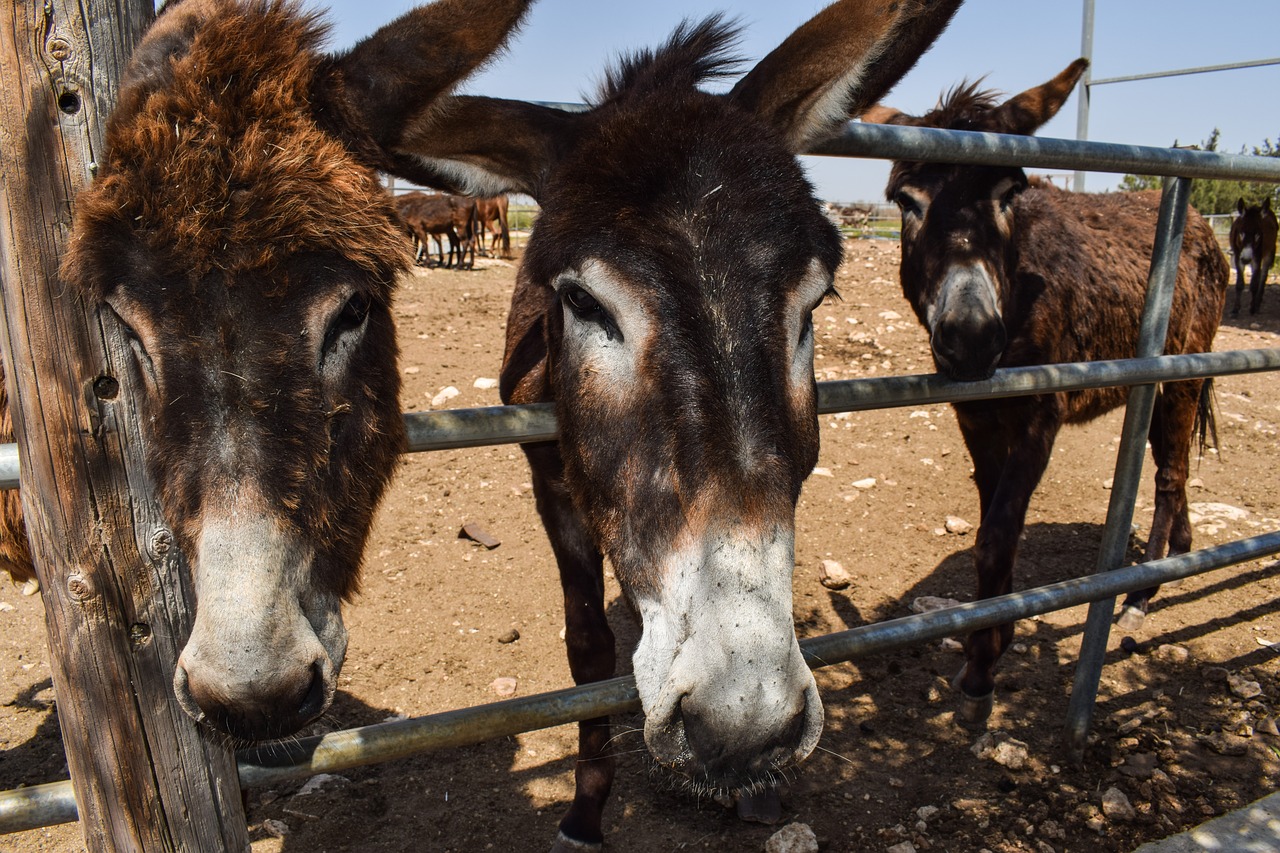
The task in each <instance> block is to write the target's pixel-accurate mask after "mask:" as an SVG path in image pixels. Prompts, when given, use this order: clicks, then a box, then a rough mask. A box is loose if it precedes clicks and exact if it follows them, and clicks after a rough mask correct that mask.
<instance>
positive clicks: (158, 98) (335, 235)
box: [73, 0, 407, 282]
mask: <svg viewBox="0 0 1280 853" xmlns="http://www.w3.org/2000/svg"><path fill="white" fill-rule="evenodd" d="M156 26H157V28H161V27H166V28H169V29H170V30H171V32H170V33H168V34H167V35H168V37H167V38H165V39H163V40H159V39H157V40H153V41H151V42H150V43H149V44H148V45H146V46H145V47H144V51H145V53H144V54H143V55H140V56H137V57H135V59H134V63H133V65H132V66H131V68H132V73H131V74H130V75H129V77H128V78H127V79H126V81H125V88H124V91H123V93H122V99H121V105H120V108H119V109H117V110H116V112H115V114H114V115H113V116H112V118H111V121H110V123H109V125H108V130H107V133H108V144H107V152H108V155H107V157H106V159H105V162H103V163H102V164H101V171H100V180H99V181H98V182H97V183H96V184H95V185H94V187H93V188H92V189H91V190H90V191H89V192H87V193H85V194H84V195H82V196H81V198H80V200H79V201H78V204H79V206H80V208H81V214H80V215H81V217H82V218H81V220H80V222H81V224H82V225H83V226H89V227H87V228H81V230H80V232H79V234H78V235H77V236H78V237H79V238H80V239H78V240H77V243H79V244H82V245H83V244H84V243H86V242H88V239H87V238H90V237H92V238H94V239H96V238H99V237H101V234H96V235H90V234H89V232H90V230H91V229H93V228H94V227H95V226H96V227H99V228H109V229H111V230H113V231H116V232H117V233H119V231H120V230H121V229H123V230H124V231H125V232H126V233H125V234H122V235H121V236H124V237H127V238H132V239H139V240H140V241H141V243H142V246H143V247H145V250H146V252H147V254H148V256H149V258H150V260H151V262H152V263H153V264H155V265H156V266H157V267H158V268H159V271H169V270H167V269H165V268H166V267H168V268H171V269H173V270H181V271H183V272H184V273H189V274H193V275H194V276H195V277H199V276H201V275H203V274H205V273H208V272H211V271H213V270H221V271H224V272H228V273H238V272H243V271H245V270H250V269H257V270H270V269H273V268H274V267H275V266H276V265H277V264H278V263H279V262H280V261H281V260H282V259H284V258H286V257H288V256H290V255H294V254H297V253H299V252H303V251H326V252H336V253H337V254H340V255H342V256H343V257H345V258H347V259H348V260H349V261H351V262H352V263H355V264H356V265H357V266H359V267H360V268H362V269H364V270H366V271H367V272H369V273H372V274H373V275H374V276H375V277H376V278H377V279H380V280H382V281H384V282H390V281H391V280H392V279H394V276H395V274H396V273H397V272H398V271H399V270H400V269H401V268H403V267H404V266H405V264H406V262H407V259H406V257H405V252H404V251H402V250H401V249H402V247H401V244H402V242H403V241H401V240H400V238H399V234H398V232H397V230H396V227H395V225H394V222H395V220H394V218H393V216H392V213H391V211H390V208H389V202H388V201H387V199H386V195H385V192H384V191H383V189H382V187H381V186H380V184H379V182H378V178H377V174H376V172H375V171H374V170H373V169H372V168H370V167H369V166H368V165H366V164H362V163H360V162H359V161H358V160H357V158H356V157H355V155H353V154H352V153H351V152H350V151H349V150H348V149H347V148H346V147H345V146H344V144H343V143H342V142H341V141H340V140H339V139H337V138H336V137H335V136H333V135H332V134H329V133H326V132H325V130H323V129H322V128H321V127H320V126H319V124H318V122H317V120H316V116H315V111H316V110H317V108H318V107H317V105H316V103H315V101H316V98H315V97H314V95H315V91H316V88H317V81H318V78H319V77H320V76H321V75H322V74H323V70H324V63H325V62H326V59H325V57H324V55H323V54H320V53H318V52H317V51H318V49H319V47H320V45H321V44H322V42H323V39H324V35H325V27H324V25H323V24H322V23H321V22H320V21H319V19H318V18H317V17H316V15H314V14H307V13H303V12H301V11H300V9H299V4H297V3H295V2H292V0H251V2H248V3H244V4H237V3H233V2H227V0H208V2H191V0H187V2H184V3H183V4H181V5H179V6H178V7H176V8H175V9H173V10H172V11H170V12H167V13H166V14H165V15H163V16H162V17H161V18H160V19H159V21H158V22H157V25H156ZM339 211H340V212H341V213H340V215H339ZM75 251H76V250H75V249H74V248H73V254H74V253H75Z"/></svg>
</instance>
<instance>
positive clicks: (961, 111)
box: [919, 78, 1002, 130]
mask: <svg viewBox="0 0 1280 853" xmlns="http://www.w3.org/2000/svg"><path fill="white" fill-rule="evenodd" d="M981 85H982V78H979V79H977V80H974V81H972V82H970V81H968V80H965V81H962V82H961V83H959V84H957V85H956V86H954V87H952V88H951V89H949V90H948V91H947V92H946V93H945V94H944V95H943V96H942V97H941V98H939V99H938V105H937V106H936V107H934V108H933V110H932V111H931V112H929V113H928V114H926V115H924V116H922V117H921V118H920V119H919V123H920V124H922V125H924V126H925V127H942V128H947V129H949V130H990V129H991V128H989V127H987V123H988V120H989V118H990V113H991V111H992V110H993V109H995V107H996V105H997V104H998V102H999V99H1000V97H1001V94H1002V93H1000V92H999V91H997V90H995V89H982V88H979V87H980V86H981Z"/></svg>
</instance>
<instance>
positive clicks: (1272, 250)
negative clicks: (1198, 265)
mask: <svg viewBox="0 0 1280 853" xmlns="http://www.w3.org/2000/svg"><path fill="white" fill-rule="evenodd" d="M1236 213H1237V214H1239V215H1238V216H1236V218H1235V219H1234V220H1233V221H1232V222H1231V233H1230V234H1229V235H1227V240H1228V243H1229V244H1230V246H1231V260H1232V263H1234V264H1235V268H1236V302H1235V307H1233V308H1232V309H1231V313H1232V314H1239V313H1240V297H1241V296H1242V295H1244V271H1245V269H1248V270H1249V273H1250V276H1251V278H1250V281H1249V313H1250V314H1257V313H1258V312H1259V311H1261V310H1262V293H1263V291H1264V290H1266V287H1267V274H1268V273H1270V272H1271V265H1272V264H1273V263H1274V262H1275V259H1276V231H1277V222H1276V214H1275V211H1273V210H1272V209H1271V197H1270V196H1268V197H1267V198H1266V199H1264V200H1263V202H1262V204H1245V202H1244V199H1240V200H1239V201H1238V202H1236Z"/></svg>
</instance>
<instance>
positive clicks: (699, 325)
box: [406, 0, 959, 850]
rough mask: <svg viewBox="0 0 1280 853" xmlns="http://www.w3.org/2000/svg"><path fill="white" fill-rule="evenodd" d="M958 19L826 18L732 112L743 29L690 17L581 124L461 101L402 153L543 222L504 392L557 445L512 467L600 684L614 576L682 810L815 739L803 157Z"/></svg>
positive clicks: (577, 656) (818, 233)
mask: <svg viewBox="0 0 1280 853" xmlns="http://www.w3.org/2000/svg"><path fill="white" fill-rule="evenodd" d="M958 5H959V4H958V2H950V3H942V2H934V3H931V4H926V3H924V2H892V0H884V1H883V2H881V1H880V0H876V2H862V0H843V2H839V3H835V4H833V5H831V6H829V7H828V8H827V9H826V10H824V11H823V12H822V13H820V14H819V15H818V16H817V17H816V18H814V19H813V20H812V21H810V22H809V23H808V24H806V25H805V26H804V27H802V28H801V29H800V30H798V31H797V32H796V33H795V34H793V35H792V36H791V37H790V38H788V39H787V41H786V42H784V44H783V45H782V46H781V47H779V48H778V49H777V50H776V51H774V52H773V53H772V54H770V55H769V56H768V57H766V58H765V59H764V60H763V61H762V62H761V63H760V64H759V65H758V66H756V68H755V69H754V70H753V71H752V72H750V73H749V74H748V75H747V76H746V77H744V78H743V79H742V80H741V81H739V83H738V84H737V85H736V86H735V87H734V89H733V91H732V92H731V93H730V94H728V95H727V96H717V95H712V94H708V93H706V92H704V91H702V90H701V89H700V88H699V85H700V84H701V83H703V82H704V81H706V80H708V79H710V78H714V77H721V76H724V75H726V74H727V73H729V71H730V70H731V68H732V66H733V62H732V60H731V58H730V50H731V48H732V43H733V38H734V31H733V29H732V28H730V27H728V26H726V25H725V24H724V23H723V22H722V21H720V20H718V19H712V20H709V21H707V22H704V23H702V24H699V25H689V24H686V25H685V26H684V27H682V28H681V29H680V30H678V31H677V33H676V35H675V36H674V37H673V38H672V39H671V41H670V42H669V43H668V44H667V45H666V46H665V47H663V48H662V49H661V50H658V51H654V52H645V53H642V54H639V55H637V56H634V57H632V58H630V59H627V60H625V61H623V62H622V63H621V64H620V65H619V67H617V68H615V69H613V70H612V71H611V72H609V74H608V75H607V77H606V79H605V83H604V86H603V89H602V91H601V93H600V95H599V96H598V97H597V98H596V100H595V102H594V103H593V104H592V108H591V109H590V110H589V111H588V112H586V113H583V114H576V115H571V114H568V113H561V112H557V111H554V110H549V109H545V108H539V107H534V106H531V105H528V104H520V103H514V102H509V101H492V100H485V99H474V98H459V99H457V100H456V101H454V102H453V103H452V105H451V106H449V107H448V108H447V109H446V110H444V111H443V117H442V119H441V120H442V121H443V122H444V124H442V125H441V126H440V127H439V128H437V129H436V131H435V132H433V133H431V134H429V137H430V138H427V139H424V140H423V141H422V142H421V144H417V145H415V144H414V143H415V142H416V141H417V140H414V139H413V138H412V135H411V138H410V139H409V140H408V143H407V145H406V151H409V152H413V153H416V154H417V155H418V156H419V158H420V162H421V163H422V164H423V165H424V166H428V167H431V168H434V169H436V170H437V171H438V172H439V174H440V175H441V176H442V177H443V178H451V179H452V180H454V181H455V182H456V183H457V185H458V188H459V189H462V190H464V191H466V192H468V193H470V194H474V195H478V196H480V195H494V194H497V193H499V192H525V193H529V194H531V195H533V196H534V197H535V198H537V199H538V201H539V203H540V204H541V214H540V216H539V219H538V222H537V225H536V227H535V228H534V232H533V234H532V235H531V237H530V240H529V244H528V246H527V248H526V251H525V256H524V263H523V264H522V266H521V268H520V272H519V275H518V278H517V283H516V290H515V295H514V297H513V300H512V310H511V317H510V322H509V323H508V327H507V349H506V354H505V360H504V365H503V370H502V394H503V399H504V400H506V401H507V402H519V403H527V402H535V401H546V400H553V401H554V402H555V405H556V413H557V417H558V419H559V426H560V440H559V442H558V443H554V444H553V443H545V444H538V445H529V446H526V447H525V452H526V454H527V456H528V458H529V462H530V466H531V467H532V469H533V479H534V484H535V491H536V494H537V499H538V510H539V512H540V513H541V515H542V519H543V523H544V525H545V527H546V529H547V533H548V536H549V537H550V539H551V543H552V548H553V550H554V551H555V554H556V559H557V561H558V563H559V567H560V573H561V580H562V582H563V585H564V592H565V619H566V643H567V645H568V652H569V663H570V668H571V670H572V672H573V676H574V679H575V680H576V681H578V682H585V681H595V680H599V679H603V678H606V677H608V676H609V675H611V674H612V673H613V671H614V643H613V635H612V633H611V631H610V629H609V625H608V623H607V621H606V620H605V612H604V600H603V596H604V587H603V582H602V579H601V571H602V556H603V555H607V556H608V557H609V560H610V562H611V563H612V564H613V567H614V570H615V572H616V574H617V577H618V580H619V582H620V584H621V586H622V589H623V591H624V594H625V595H626V597H627V600H628V601H630V602H631V604H632V605H633V606H634V607H635V609H636V610H637V611H638V612H639V615H640V618H641V620H642V622H643V630H644V634H643V636H642V638H641V640H640V644H639V647H638V648H637V650H636V655H635V667H634V668H635V672H636V680H637V686H638V688H639V692H640V697H641V702H642V704H643V706H644V709H645V713H646V716H647V720H646V723H645V729H644V736H645V741H646V743H647V745H648V747H649V750H650V752H651V753H652V754H653V755H654V757H655V758H657V759H658V761H660V762H661V763H662V764H664V765H666V766H668V767H670V768H672V769H674V770H675V771H677V772H678V773H680V774H681V775H682V776H684V777H685V778H686V780H687V781H688V784H689V785H690V786H692V787H693V788H695V789H697V790H702V791H705V790H709V789H729V790H735V791H745V792H751V791H754V790H757V789H759V788H762V787H765V786H768V785H770V784H771V783H772V782H773V781H774V780H775V778H776V777H777V775H778V774H779V773H780V772H781V771H783V770H784V769H785V768H787V767H789V766H791V765H793V764H795V763H796V762H798V761H800V760H802V759H803V758H804V757H805V756H806V755H807V754H808V753H809V751H810V750H812V749H813V748H814V746H815V745H816V742H817V739H818V736H819V733H820V731H821V724H822V710H821V701H820V699H819V697H818V695H817V690H816V686H815V684H814V681H813V676H812V675H811V673H810V672H809V670H808V668H807V667H806V666H805V664H804V661H803V658H802V657H801V655H800V651H799V646H798V643H797V641H796V638H795V631H794V627H793V624H792V616H791V576H792V572H793V570H794V556H793V542H794V524H795V506H796V501H797V498H798V496H799V493H800V488H801V484H802V483H803V481H804V479H805V477H807V476H808V474H809V472H810V471H811V470H812V468H813V465H814V462H815V460H816V458H817V452H818V429H817V419H816V414H815V408H814V407H815V402H814V401H815V386H814V379H813V363H812V358H813V332H812V321H811V312H812V310H813V308H814V307H815V306H816V305H817V304H818V303H819V302H820V301H821V300H822V298H823V297H824V296H825V295H826V294H827V293H829V292H830V290H831V281H832V275H833V273H834V271H835V269H836V267H837V265H838V264H839V261H840V238H839V234H838V233H837V232H836V230H835V229H834V227H833V226H832V225H831V223H830V222H829V221H827V219H826V218H825V217H824V216H823V215H822V212H821V210H820V208H819V205H818V202H817V201H816V200H815V199H814V198H813V193H812V189H811V187H810V186H809V184H808V183H807V182H806V181H805V179H804V176H803V173H802V172H801V170H800V168H799V165H798V164H797V162H796V159H795V154H797V153H799V152H800V151H803V150H805V148H806V147H807V146H808V145H810V144H812V143H814V142H816V141H818V140H820V139H822V138H824V137H825V136H827V135H828V134H830V133H831V132H833V131H834V130H835V129H837V128H838V127H839V126H841V125H842V124H843V121H844V118H843V117H844V116H845V115H847V113H846V112H844V111H845V110H847V109H850V108H861V106H862V105H866V104H868V103H869V102H870V100H871V99H872V98H874V97H875V95H874V93H876V92H881V91H884V90H885V89H887V88H888V87H889V86H890V85H892V84H893V83H894V82H895V81H896V80H897V79H898V77H899V76H901V75H902V74H903V73H905V72H906V70H907V69H908V68H909V67H910V66H911V65H912V64H913V63H914V61H915V59H916V57H917V56H918V55H919V54H920V53H921V52H923V51H924V50H925V49H926V48H927V47H928V45H929V44H930V43H931V42H932V41H933V39H934V38H935V37H936V36H937V35H938V33H939V32H940V31H941V30H942V28H943V27H944V26H945V25H946V23H947V21H948V20H949V19H950V17H951V15H952V14H953V13H954V11H955V8H956V7H957V6H958ZM459 134H461V136H459ZM464 137H465V138H464ZM762 235H768V236H767V237H765V236H762ZM579 744H580V753H579V757H580V761H579V763H578V766H577V794H576V796H575V798H574V803H573V806H572V807H571V808H570V810H569V813H568V814H567V815H566V817H565V818H564V820H563V821H562V822H561V824H560V830H561V832H560V838H559V840H558V842H557V845H558V848H559V849H561V850H581V849H584V848H586V847H590V846H594V845H597V844H599V843H600V841H601V837H602V836H601V830H600V821H601V812H602V809H603V807H604V802H605V797H606V796H607V794H608V791H609V787H610V785H611V782H612V778H613V765H612V760H611V759H610V757H609V744H610V738H609V727H608V721H607V719H597V720H588V721H586V722H584V723H583V724H582V727H581V729H580V740H579Z"/></svg>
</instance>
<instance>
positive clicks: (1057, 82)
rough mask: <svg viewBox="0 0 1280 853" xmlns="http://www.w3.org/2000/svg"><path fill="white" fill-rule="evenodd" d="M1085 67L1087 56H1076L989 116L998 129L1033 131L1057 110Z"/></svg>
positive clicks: (1003, 130) (1019, 131)
mask: <svg viewBox="0 0 1280 853" xmlns="http://www.w3.org/2000/svg"><path fill="white" fill-rule="evenodd" d="M1088 67H1089V60H1087V59H1084V58H1081V59H1077V60H1076V61H1075V62H1073V63H1071V64H1070V65H1068V66H1067V67H1066V68H1065V69H1063V70H1062V71H1061V72H1060V73H1059V74H1058V76H1056V77H1054V78H1053V79H1052V80H1050V81H1049V82H1047V83H1042V84H1040V85H1039V86H1036V87H1034V88H1032V89H1028V90H1027V91H1025V92H1023V93H1021V94H1019V95H1014V96H1013V97H1012V98H1010V99H1009V100H1007V101H1005V102H1004V103H1003V104H1001V105H1000V106H999V107H997V108H996V109H995V110H994V111H993V113H994V115H993V118H995V119H996V124H997V126H998V129H999V130H1000V132H1002V133H1020V134H1023V135H1030V134H1032V133H1035V132H1036V130H1038V129H1039V128H1040V127H1041V125H1043V124H1044V123H1045V122H1047V121H1048V120H1049V119H1051V118H1053V117H1054V116H1055V115H1057V114H1058V110H1060V109H1062V105H1063V104H1065V103H1066V102H1067V98H1068V97H1070V95H1071V90H1072V89H1074V88H1075V87H1076V83H1077V82H1079V80H1080V78H1081V77H1082V76H1083V75H1084V72H1085V69H1087V68H1088Z"/></svg>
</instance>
